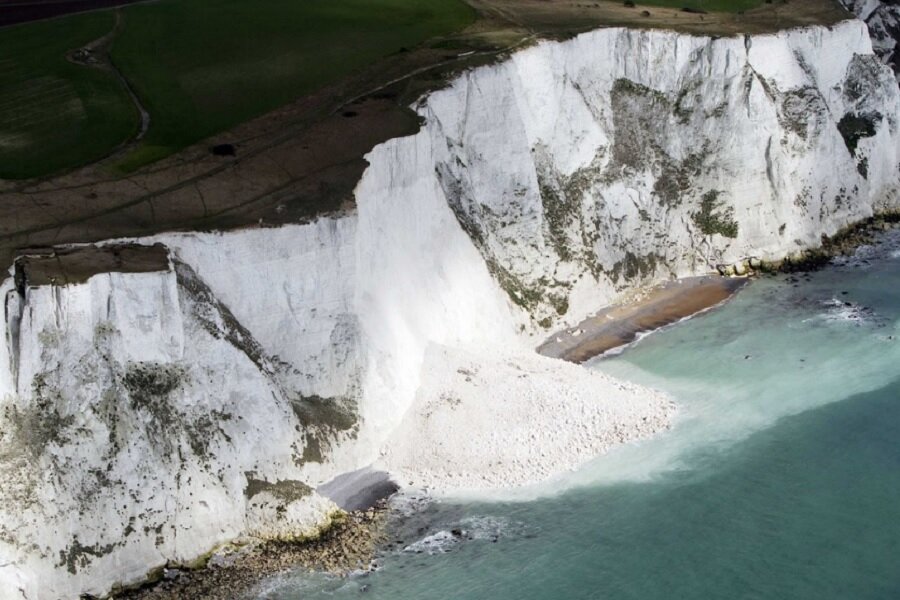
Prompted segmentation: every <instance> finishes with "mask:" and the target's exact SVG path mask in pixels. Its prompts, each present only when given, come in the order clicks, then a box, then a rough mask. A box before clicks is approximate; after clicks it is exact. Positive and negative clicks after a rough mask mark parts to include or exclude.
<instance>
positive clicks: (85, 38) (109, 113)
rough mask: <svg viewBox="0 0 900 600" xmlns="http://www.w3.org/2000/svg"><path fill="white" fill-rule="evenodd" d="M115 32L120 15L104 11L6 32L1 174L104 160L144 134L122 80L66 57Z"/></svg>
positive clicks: (0, 38)
mask: <svg viewBox="0 0 900 600" xmlns="http://www.w3.org/2000/svg"><path fill="white" fill-rule="evenodd" d="M112 27H113V14H112V13H110V12H102V13H91V14H85V15H76V16H72V17H67V18H65V19H57V20H54V21H45V22H40V23H33V24H29V25H21V26H16V27H11V28H4V29H0V177H2V178H5V179H24V178H28V177H35V176H38V175H44V174H47V173H52V172H54V171H58V170H60V169H64V168H66V167H71V166H73V165H78V164H83V163H88V162H91V161H94V160H97V159H99V158H102V157H103V156H104V155H106V154H107V153H108V152H109V151H110V150H112V149H113V148H115V147H116V146H117V145H118V144H119V143H121V142H123V141H125V140H127V139H128V138H129V137H130V136H131V135H133V133H134V132H135V131H137V128H138V126H139V122H138V120H139V117H138V114H137V111H136V110H135V108H134V105H133V104H132V102H131V100H130V99H129V98H128V95H127V93H126V91H125V89H124V87H123V86H122V85H121V84H120V83H119V81H118V80H117V79H116V78H115V76H114V75H113V74H112V73H109V72H104V71H101V70H99V69H90V68H86V67H83V66H79V65H75V64H72V63H70V62H68V61H67V60H66V58H65V54H66V51H67V50H70V49H73V48H78V47H80V46H82V45H84V44H85V43H87V42H89V41H91V40H94V39H97V38H99V37H101V36H103V35H104V34H106V33H107V32H109V31H110V30H111V29H112Z"/></svg>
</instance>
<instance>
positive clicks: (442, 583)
mask: <svg viewBox="0 0 900 600" xmlns="http://www.w3.org/2000/svg"><path fill="white" fill-rule="evenodd" d="M898 337H900V235H897V232H895V234H894V235H893V237H892V238H891V239H889V240H887V241H886V242H885V243H883V244H881V245H879V246H878V247H876V248H874V249H863V251H861V253H860V254H859V255H858V256H857V257H856V258H855V259H853V260H852V261H849V262H847V263H846V264H842V265H836V266H833V267H829V268H827V269H825V270H822V271H819V272H816V273H812V274H809V275H799V276H795V277H794V280H791V279H790V278H787V277H778V278H773V279H763V280H760V281H757V282H755V283H753V284H752V285H750V286H749V287H748V288H746V289H745V290H744V291H742V292H741V293H740V294H739V295H738V296H737V297H736V298H734V299H733V300H732V301H731V302H729V303H728V304H727V305H725V306H723V307H721V308H720V309H717V310H715V311H711V312H709V313H707V314H704V315H701V316H698V317H696V318H694V319H692V320H690V321H687V322H685V323H682V324H679V325H677V326H675V327H671V328H669V329H667V330H664V331H661V332H658V333H655V334H653V335H651V336H648V337H646V338H645V339H643V340H641V341H640V342H639V343H637V344H636V345H634V346H633V347H631V348H629V349H628V350H626V351H625V352H623V353H622V354H621V355H619V356H617V357H613V358H607V359H602V360H598V361H595V362H594V363H593V364H592V365H591V366H590V368H596V369H600V370H602V371H605V372H608V373H611V374H614V375H617V376H620V377H625V378H629V379H632V380H635V381H638V382H641V383H644V384H647V385H651V386H655V387H657V388H659V389H663V390H665V391H667V392H668V393H670V394H671V395H672V396H673V397H674V398H675V399H676V401H677V402H678V404H679V407H680V410H679V416H678V420H677V422H676V423H675V426H674V427H673V429H672V431H670V432H668V433H665V434H663V435H661V436H658V437H657V438H654V439H653V440H650V441H648V442H645V443H642V444H638V445H633V446H629V447H625V448H622V449H619V450H616V451H614V452H613V453H611V454H610V455H608V456H605V457H601V458H599V459H597V460H596V461H594V462H593V463H591V464H589V465H587V466H586V467H585V468H583V469H581V470H579V471H578V472H577V473H575V474H571V475H569V476H566V477H565V478H562V479H560V480H558V481H556V482H553V483H552V484H551V485H549V486H544V488H543V489H542V490H538V491H536V492H534V493H533V494H531V496H535V495H536V497H531V498H529V499H519V500H511V499H506V500H504V501H493V502H484V501H480V502H475V501H459V502H449V501H444V502H440V503H434V504H430V505H427V506H425V507H424V508H423V509H421V510H420V511H418V512H416V513H414V514H412V515H411V516H409V517H408V518H406V519H403V520H402V522H401V523H400V524H398V525H397V530H396V531H395V532H394V536H395V537H396V539H397V540H402V543H401V544H398V545H397V546H395V547H394V548H393V549H389V550H388V551H386V553H385V555H384V556H382V557H381V558H380V560H379V563H380V569H379V570H378V571H377V572H375V573H373V574H370V575H365V576H359V577H352V578H349V579H344V580H334V579H329V578H327V577H324V576H319V575H316V576H310V575H300V574H297V575H291V576H286V577H281V578H278V579H275V580H270V581H267V582H264V584H263V585H262V586H261V587H260V589H259V593H258V597H259V598H266V599H270V600H274V599H284V600H287V599H290V600H299V599H301V598H302V599H303V600H313V599H315V600H318V599H324V598H338V599H343V598H359V597H369V598H377V599H392V600H395V599H418V598H423V599H442V600H444V599H451V598H472V599H476V598H477V599H480V598H491V599H496V600H505V599H517V600H527V599H535V600H538V599H540V600H551V599H552V600H555V599H588V598H590V599H594V598H597V599H601V598H609V599H618V598H629V599H630V598H634V599H657V598H658V599H671V598H729V599H730V598H803V599H807V598H808V599H831V598H834V599H838V598H840V599H845V598H846V599H862V598H879V599H880V598H884V599H891V598H900V339H897V338H898ZM453 529H460V530H462V532H463V533H462V535H461V536H454V535H453V534H452V533H451V531H452V530H453ZM470 538H471V539H470Z"/></svg>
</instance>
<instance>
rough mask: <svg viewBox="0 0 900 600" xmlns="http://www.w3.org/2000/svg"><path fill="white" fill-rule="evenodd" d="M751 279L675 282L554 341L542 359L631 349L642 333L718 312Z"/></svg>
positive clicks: (541, 350)
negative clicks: (718, 308) (707, 313)
mask: <svg viewBox="0 0 900 600" xmlns="http://www.w3.org/2000/svg"><path fill="white" fill-rule="evenodd" d="M749 281H750V280H749V279H748V278H746V277H739V278H738V277H720V276H718V275H701V276H699V277H687V278H684V279H674V280H671V281H667V282H665V283H662V284H660V285H657V286H654V287H652V288H650V289H648V290H642V291H638V292H636V293H634V294H632V296H631V297H629V298H626V299H625V300H624V301H623V302H620V303H618V304H613V305H610V306H608V307H606V308H603V309H601V310H600V311H599V312H597V313H596V314H594V315H593V316H590V317H588V318H587V319H585V320H583V321H581V322H580V323H578V324H577V325H575V326H574V327H568V328H566V329H564V330H562V331H559V332H557V333H555V334H553V335H552V336H550V337H549V338H548V339H547V340H546V341H544V343H542V344H541V345H540V346H538V347H537V349H536V351H537V352H538V354H541V355H542V356H547V357H549V358H558V359H562V360H565V361H567V362H571V363H575V364H582V363H584V362H587V361H588V360H590V359H592V358H596V357H597V356H601V355H603V354H605V353H607V352H609V351H610V350H614V349H616V348H620V347H622V346H626V345H628V344H630V343H632V342H634V341H635V340H636V339H638V338H639V336H640V335H641V334H645V333H649V332H652V331H656V330H657V329H660V328H662V327H665V326H667V325H671V324H673V323H677V322H678V321H681V320H683V319H686V318H688V317H691V316H693V315H696V314H698V313H701V312H703V311H705V310H709V309H711V308H714V307H716V306H718V305H720V304H722V303H723V302H725V301H727V300H728V299H729V298H731V297H732V296H733V295H734V294H735V293H737V292H738V290H740V289H741V288H743V287H744V286H745V285H746V284H747V283H748V282H749Z"/></svg>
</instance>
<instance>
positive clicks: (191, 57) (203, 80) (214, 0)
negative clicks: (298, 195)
mask: <svg viewBox="0 0 900 600" xmlns="http://www.w3.org/2000/svg"><path fill="white" fill-rule="evenodd" d="M474 17H475V14H474V11H472V9H471V8H469V6H468V5H465V4H463V3H462V2H460V1H458V0H301V1H298V0H255V1H253V2H248V1H247V0H205V1H197V0H193V1H190V0H162V1H161V2H155V3H150V4H142V5H134V6H130V7H128V8H127V9H125V28H124V31H123V34H122V35H121V36H120V38H118V39H117V40H116V42H115V43H114V46H113V49H112V58H113V61H114V62H115V64H116V65H117V66H118V67H119V68H120V69H121V71H122V72H123V73H125V75H126V77H128V79H129V81H132V82H133V85H134V87H135V89H136V90H137V93H138V94H139V96H140V97H141V99H142V101H143V102H144V104H145V106H146V107H147V110H148V111H149V112H150V114H151V122H150V129H149V131H148V132H147V136H146V138H145V139H144V144H143V146H142V147H141V148H138V149H137V150H136V151H135V153H133V154H132V155H130V156H128V157H126V159H125V160H124V161H123V162H122V163H121V165H120V167H121V168H122V169H123V170H125V171H127V170H130V169H133V168H136V167H138V166H141V165H142V164H144V163H146V162H148V161H151V160H154V159H156V158H158V157H161V156H165V155H167V154H170V153H172V152H174V151H176V150H179V149H180V148H183V147H185V146H187V145H189V144H192V143H194V142H196V141H198V140H201V139H203V138H205V137H207V136H209V135H211V134H213V133H216V132H219V131H223V130H226V129H228V128H230V127H233V126H235V125H237V124H239V123H241V122H243V121H246V120H247V119H249V118H252V117H254V116H257V115H260V114H263V113H265V112H267V111H269V110H272V109H274V108H276V107H278V106H280V105H283V104H285V103H287V102H289V101H291V100H292V99H294V98H297V97H298V96H301V95H303V94H305V93H308V92H311V91H313V90H315V89H316V88H318V87H321V86H322V85H324V84H327V83H330V82H332V81H335V80H336V79H338V78H340V77H342V76H345V75H347V74H349V73H351V72H353V71H355V70H357V69H360V68H362V67H365V66H366V65H368V64H371V63H372V62H374V61H375V60H377V59H379V58H381V57H384V56H386V55H389V54H392V53H394V52H397V51H399V50H400V49H401V48H403V47H411V46H415V45H416V44H418V43H420V42H422V41H423V40H426V39H428V38H431V37H434V36H439V35H444V34H448V33H451V32H453V31H456V30H458V29H460V28H462V27H464V26H465V25H467V24H469V23H470V22H471V21H472V20H473V19H474Z"/></svg>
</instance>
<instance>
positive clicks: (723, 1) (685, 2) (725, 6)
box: [635, 0, 765, 12]
mask: <svg viewBox="0 0 900 600" xmlns="http://www.w3.org/2000/svg"><path fill="white" fill-rule="evenodd" d="M635 4H637V5H638V6H664V7H668V8H693V9H699V10H705V11H709V12H741V11H745V10H750V9H751V8H756V7H757V6H761V5H762V4H765V0H635Z"/></svg>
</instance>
